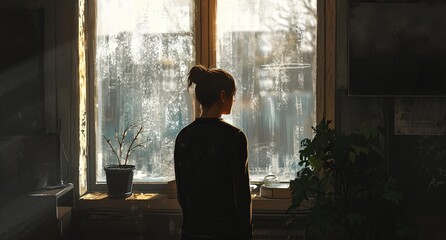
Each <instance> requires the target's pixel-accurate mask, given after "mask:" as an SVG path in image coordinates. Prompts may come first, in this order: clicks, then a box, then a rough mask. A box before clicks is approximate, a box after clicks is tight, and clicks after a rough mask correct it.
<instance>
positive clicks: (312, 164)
mask: <svg viewBox="0 0 446 240" xmlns="http://www.w3.org/2000/svg"><path fill="white" fill-rule="evenodd" d="M329 125H330V121H326V120H325V119H323V120H322V121H321V122H320V123H319V124H317V126H316V127H313V130H314V133H315V135H314V137H313V139H311V140H310V139H308V138H307V139H304V140H303V141H302V142H301V146H302V148H301V150H300V152H299V153H300V161H299V165H301V166H303V168H302V169H301V170H300V171H299V172H298V177H297V178H296V179H295V180H292V181H290V191H291V195H292V201H291V205H290V207H289V209H288V214H289V215H288V216H289V218H288V224H290V223H291V222H294V221H297V220H298V219H299V220H300V221H302V222H301V223H303V225H304V227H305V229H306V232H307V234H308V235H309V236H310V237H313V238H316V239H349V240H351V239H361V240H362V239H400V238H403V237H407V235H408V234H409V233H410V228H409V227H407V226H408V225H407V224H406V223H405V222H404V218H402V216H403V214H402V212H401V211H400V209H399V208H398V205H399V204H400V201H402V200H403V193H402V192H401V191H400V190H399V189H398V185H397V180H396V178H394V177H393V176H392V175H391V174H390V172H389V168H388V163H387V161H386V160H385V159H384V158H383V157H382V155H381V151H380V146H381V141H380V138H379V137H380V133H379V129H378V128H376V127H372V128H370V127H369V128H365V130H364V131H361V132H355V133H350V134H343V133H337V132H336V131H335V130H334V129H332V128H330V126H329ZM308 202H310V203H311V204H307V203H308ZM306 204H307V205H306ZM303 205H304V206H303ZM302 207H305V208H306V209H308V210H309V211H308V214H305V215H304V217H303V218H297V215H296V213H298V212H299V210H301V209H302Z"/></svg>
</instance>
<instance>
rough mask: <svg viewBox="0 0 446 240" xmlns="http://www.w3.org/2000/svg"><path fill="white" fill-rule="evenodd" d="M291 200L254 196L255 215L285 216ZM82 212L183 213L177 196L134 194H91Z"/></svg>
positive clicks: (83, 201)
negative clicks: (122, 197) (113, 196)
mask: <svg viewBox="0 0 446 240" xmlns="http://www.w3.org/2000/svg"><path fill="white" fill-rule="evenodd" d="M290 204H291V199H271V198H263V197H260V196H256V195H253V200H252V209H253V214H268V213H269V214H285V213H286V211H287V209H288V207H289V206H290ZM78 206H79V211H80V212H104V213H105V212H115V211H121V210H125V209H129V210H131V211H139V212H141V213H178V214H180V213H181V208H180V206H179V204H178V201H177V199H176V196H172V195H170V194H159V193H143V192H134V193H133V195H132V196H130V197H128V198H126V199H110V198H108V196H107V194H106V193H103V192H90V193H87V194H85V195H83V196H82V197H81V198H80V200H79V205H78Z"/></svg>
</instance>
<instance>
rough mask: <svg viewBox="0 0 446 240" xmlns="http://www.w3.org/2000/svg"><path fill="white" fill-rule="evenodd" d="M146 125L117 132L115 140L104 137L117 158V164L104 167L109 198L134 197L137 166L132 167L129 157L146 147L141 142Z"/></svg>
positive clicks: (134, 125) (128, 127) (131, 125)
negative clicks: (134, 172)
mask: <svg viewBox="0 0 446 240" xmlns="http://www.w3.org/2000/svg"><path fill="white" fill-rule="evenodd" d="M143 129H144V125H142V124H141V125H137V124H130V125H129V126H127V127H126V128H125V129H124V130H123V131H122V133H119V132H118V131H116V130H115V135H114V139H111V138H108V137H107V136H105V135H104V139H105V142H106V143H107V145H108V146H109V148H110V150H111V151H112V153H113V156H114V157H116V160H117V164H111V165H107V166H105V167H104V171H105V177H106V181H107V188H108V197H110V198H115V199H122V198H126V197H129V196H130V195H132V188H133V170H134V169H135V165H130V164H128V163H129V157H130V156H131V154H132V153H133V152H134V151H135V150H136V149H137V148H140V147H143V146H144V142H143V141H141V139H140V138H141V133H142V131H143Z"/></svg>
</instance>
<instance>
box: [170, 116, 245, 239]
mask: <svg viewBox="0 0 446 240" xmlns="http://www.w3.org/2000/svg"><path fill="white" fill-rule="evenodd" d="M175 146H176V148H175V168H176V173H177V176H176V178H177V179H176V180H177V186H178V195H179V201H180V204H181V207H182V210H183V231H184V232H186V233H190V234H191V235H204V236H223V235H226V234H229V236H227V237H230V236H232V234H234V233H237V232H238V233H237V234H236V235H240V234H241V233H240V232H241V231H243V230H242V229H241V225H242V224H238V222H239V220H238V213H237V206H236V204H235V203H234V198H235V195H234V190H235V189H234V183H235V182H239V181H242V180H243V178H245V180H246V178H249V177H248V173H247V171H246V169H244V168H243V167H242V168H241V169H242V170H241V171H240V173H239V174H234V171H237V169H236V168H237V166H243V165H245V164H246V157H247V156H246V152H247V149H246V137H245V135H244V134H243V133H242V132H241V131H240V130H239V129H238V128H235V127H233V126H231V125H229V124H227V123H226V122H224V121H222V120H221V119H220V118H199V119H197V120H195V121H194V122H193V123H191V124H190V125H189V126H187V127H186V128H184V129H183V130H182V131H181V132H180V133H179V134H178V137H177V142H176V145H175ZM234 168H235V169H234ZM237 175H239V176H237ZM234 177H236V178H235V179H234ZM237 178H239V179H240V180H237ZM248 181H249V179H248ZM237 184H238V185H241V183H237ZM238 187H241V186H236V189H237V188H238ZM245 187H246V186H245ZM247 187H248V188H249V186H247ZM248 193H249V192H248ZM244 198H245V201H250V195H246V194H245V196H244ZM240 200H242V199H240ZM242 201H243V200H242Z"/></svg>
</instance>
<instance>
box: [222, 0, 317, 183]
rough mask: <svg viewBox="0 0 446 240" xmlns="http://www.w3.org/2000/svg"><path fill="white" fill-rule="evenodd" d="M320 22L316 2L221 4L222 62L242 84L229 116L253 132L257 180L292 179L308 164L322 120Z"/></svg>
mask: <svg viewBox="0 0 446 240" xmlns="http://www.w3.org/2000/svg"><path fill="white" fill-rule="evenodd" d="M219 3H220V2H219ZM316 20H317V17H316V0H263V1H258V0H225V1H224V4H219V5H218V6H217V29H218V33H217V39H218V43H217V66H218V67H221V68H223V69H227V70H229V71H230V72H231V73H233V74H234V77H235V78H236V81H237V95H236V102H235V104H234V109H233V112H232V114H231V115H230V116H228V117H226V120H227V121H229V122H232V123H233V124H234V125H236V126H238V127H240V128H241V129H243V131H244V132H245V133H246V135H247V137H248V141H249V167H250V169H249V171H250V175H251V179H252V180H261V179H263V177H264V176H266V175H267V174H275V175H277V176H278V177H279V179H280V180H281V181H288V180H290V179H294V178H295V176H296V172H297V171H298V170H299V169H300V167H299V166H298V164H297V163H298V161H299V149H300V141H301V140H302V139H303V138H305V137H311V136H312V134H313V133H312V129H311V126H313V125H314V123H315V81H316V23H317V21H316Z"/></svg>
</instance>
